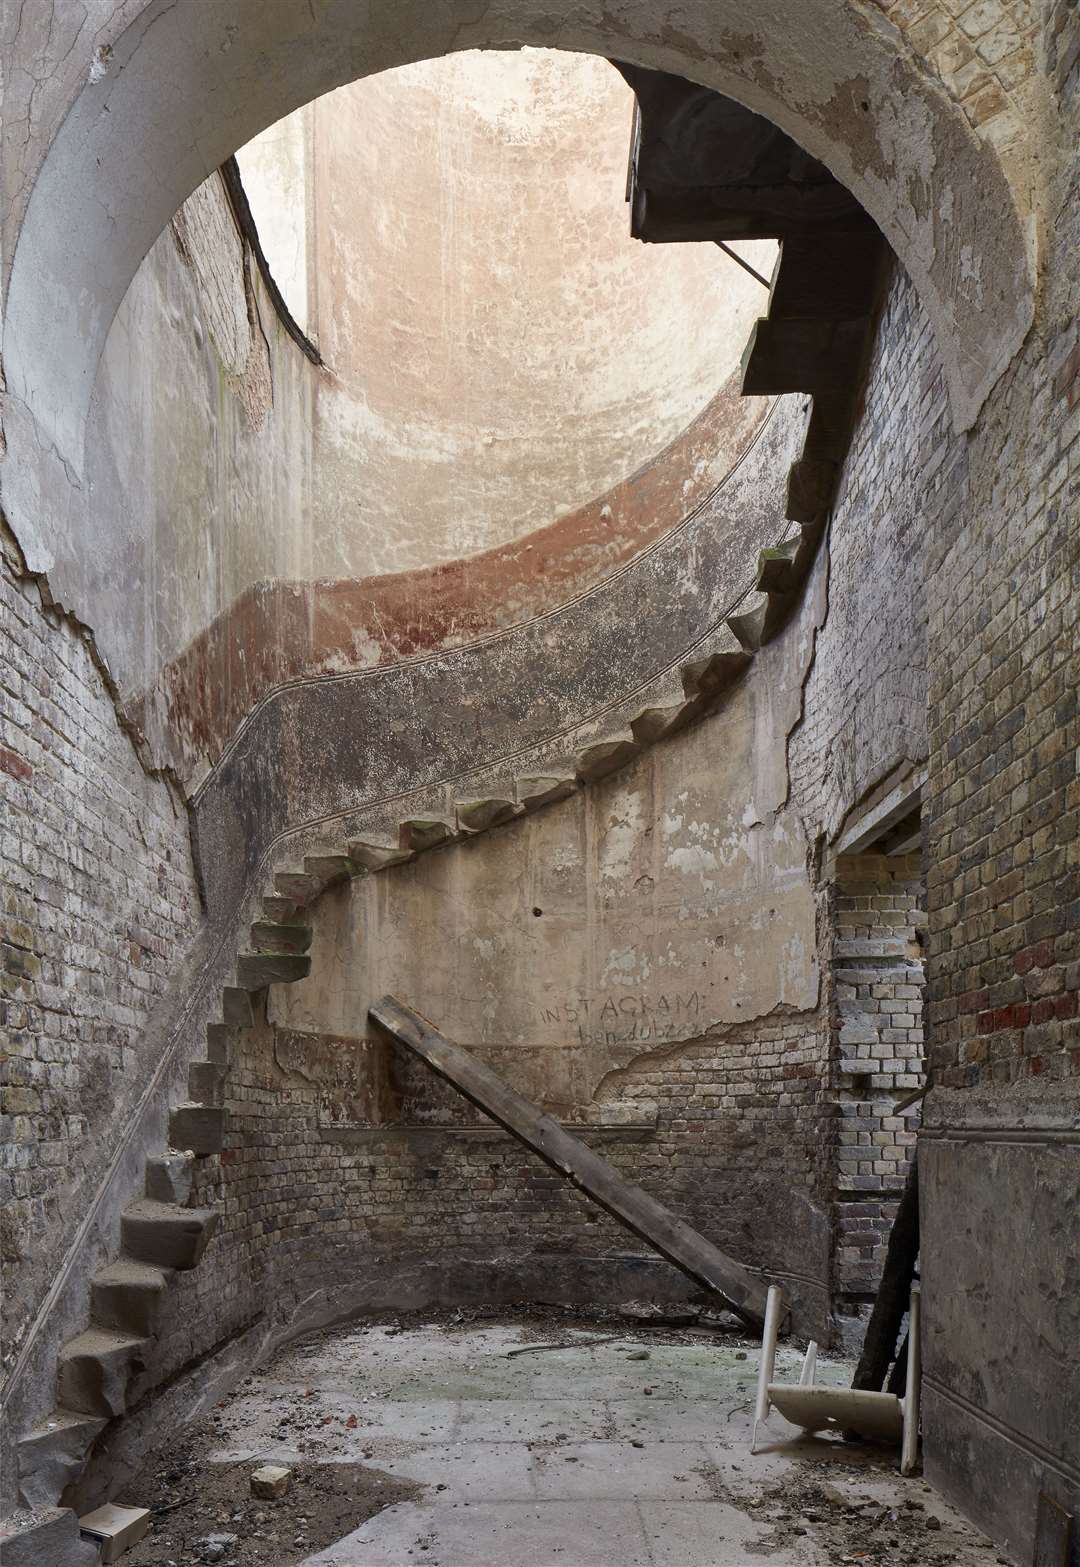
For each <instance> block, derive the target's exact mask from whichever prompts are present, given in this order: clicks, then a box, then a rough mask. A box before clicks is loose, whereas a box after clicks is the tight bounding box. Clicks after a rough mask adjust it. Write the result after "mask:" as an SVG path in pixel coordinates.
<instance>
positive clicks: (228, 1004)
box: [221, 985, 255, 1028]
mask: <svg viewBox="0 0 1080 1567" xmlns="http://www.w3.org/2000/svg"><path fill="white" fill-rule="evenodd" d="M221 1016H222V1019H223V1021H224V1022H225V1023H226V1024H227V1025H228V1027H230V1028H250V1027H251V1026H252V1024H253V1023H254V1022H255V1013H254V1012H253V1010H252V1006H251V997H250V996H249V995H248V993H247V991H246V990H241V989H240V987H239V986H238V985H226V986H225V987H224V989H223V990H222V992H221Z"/></svg>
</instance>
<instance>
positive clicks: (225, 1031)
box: [206, 1023, 237, 1066]
mask: <svg viewBox="0 0 1080 1567" xmlns="http://www.w3.org/2000/svg"><path fill="white" fill-rule="evenodd" d="M236 1036H237V1030H236V1029H235V1028H233V1027H232V1025H231V1024H229V1023H208V1024H207V1025H206V1058H207V1060H208V1061H216V1062H217V1063H218V1065H219V1066H230V1065H231V1064H232V1062H233V1060H234V1059H235V1057H236V1046H237V1037H236Z"/></svg>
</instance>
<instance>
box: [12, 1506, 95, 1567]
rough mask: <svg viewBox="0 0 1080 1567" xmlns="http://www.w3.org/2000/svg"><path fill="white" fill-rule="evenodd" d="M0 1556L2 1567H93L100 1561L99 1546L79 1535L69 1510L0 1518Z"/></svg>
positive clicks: (18, 1514)
mask: <svg viewBox="0 0 1080 1567" xmlns="http://www.w3.org/2000/svg"><path fill="white" fill-rule="evenodd" d="M0 1554H2V1556H3V1562H4V1567H95V1564H96V1563H97V1562H98V1561H99V1560H100V1559H101V1558H100V1552H99V1549H98V1546H97V1545H95V1544H93V1543H92V1542H91V1541H90V1540H84V1539H83V1538H82V1536H81V1535H80V1534H79V1519H78V1516H77V1514H76V1513H74V1512H73V1511H72V1510H71V1508H70V1507H50V1508H48V1509H43V1510H41V1511H39V1512H33V1513H31V1512H26V1513H9V1514H8V1516H7V1517H6V1518H0Z"/></svg>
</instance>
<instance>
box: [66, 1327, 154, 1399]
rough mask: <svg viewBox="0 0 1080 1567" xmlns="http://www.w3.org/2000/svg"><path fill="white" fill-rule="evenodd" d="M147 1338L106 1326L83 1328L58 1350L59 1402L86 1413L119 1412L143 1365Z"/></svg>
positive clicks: (143, 1367) (144, 1365)
mask: <svg viewBox="0 0 1080 1567" xmlns="http://www.w3.org/2000/svg"><path fill="white" fill-rule="evenodd" d="M149 1349H150V1340H149V1339H147V1338H144V1337H142V1336H141V1335H140V1336H138V1337H136V1336H135V1335H134V1334H130V1333H117V1332H115V1331H113V1330H112V1329H110V1328H95V1327H91V1328H87V1330H86V1332H85V1333H80V1334H79V1335H78V1337H77V1338H73V1339H71V1340H70V1342H69V1343H67V1344H65V1345H64V1347H63V1349H61V1351H60V1358H59V1363H58V1367H57V1386H58V1389H59V1394H60V1402H61V1403H62V1404H64V1405H66V1407H67V1408H68V1409H74V1410H77V1411H79V1412H80V1413H82V1414H87V1415H105V1416H111V1417H115V1416H116V1415H122V1414H123V1413H124V1410H125V1408H126V1407H127V1395H128V1390H129V1388H130V1387H131V1385H132V1383H133V1382H134V1381H135V1379H136V1377H138V1376H140V1375H141V1373H142V1372H143V1371H144V1370H145V1367H146V1356H147V1353H148V1351H149Z"/></svg>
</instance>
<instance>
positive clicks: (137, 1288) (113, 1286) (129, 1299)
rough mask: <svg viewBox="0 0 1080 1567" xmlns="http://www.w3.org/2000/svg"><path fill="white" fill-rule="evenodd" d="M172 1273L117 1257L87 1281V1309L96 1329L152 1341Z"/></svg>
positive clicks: (150, 1264) (129, 1258) (151, 1264)
mask: <svg viewBox="0 0 1080 1567" xmlns="http://www.w3.org/2000/svg"><path fill="white" fill-rule="evenodd" d="M171 1279H172V1270H171V1269H169V1268H162V1267H157V1266H155V1265H154V1264H153V1263H149V1262H137V1261H136V1260H135V1259H134V1258H131V1257H121V1258H120V1260H119V1262H111V1263H110V1264H109V1266H108V1267H107V1268H102V1269H101V1271H100V1272H99V1273H95V1274H94V1277H93V1278H92V1279H91V1280H90V1309H91V1311H92V1313H93V1318H94V1321H95V1323H97V1325H98V1326H99V1327H103V1328H114V1329H115V1330H116V1331H117V1332H120V1333H136V1334H139V1335H142V1336H144V1337H146V1338H156V1337H157V1331H158V1326H159V1324H160V1321H161V1310H162V1307H163V1306H164V1304H165V1293H166V1291H167V1290H168V1287H169V1282H170V1280H171Z"/></svg>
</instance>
